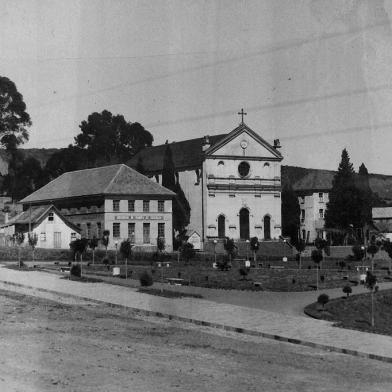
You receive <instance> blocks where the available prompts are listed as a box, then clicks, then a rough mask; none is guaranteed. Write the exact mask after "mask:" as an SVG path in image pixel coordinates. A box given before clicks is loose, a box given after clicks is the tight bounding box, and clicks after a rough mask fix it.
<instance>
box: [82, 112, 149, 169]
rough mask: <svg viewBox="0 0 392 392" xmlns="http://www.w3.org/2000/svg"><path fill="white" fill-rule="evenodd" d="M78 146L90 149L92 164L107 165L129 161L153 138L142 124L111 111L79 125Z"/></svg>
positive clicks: (95, 113) (99, 114) (88, 150)
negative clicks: (131, 121) (129, 120)
mask: <svg viewBox="0 0 392 392" xmlns="http://www.w3.org/2000/svg"><path fill="white" fill-rule="evenodd" d="M79 128H80V130H81V133H80V134H79V135H77V136H76V137H75V145H76V146H77V147H80V148H82V149H84V150H85V151H87V156H88V160H89V162H90V164H93V165H94V166H95V165H104V164H110V163H119V162H122V161H123V160H127V159H129V158H130V157H132V156H133V155H135V154H136V153H137V152H139V151H140V150H141V149H143V148H144V147H148V146H151V145H152V142H153V140H154V138H153V136H152V135H151V133H150V132H148V131H147V130H145V129H144V127H143V126H142V125H141V124H140V123H137V122H135V123H130V122H128V121H126V120H125V118H124V116H122V115H119V114H117V115H113V114H112V113H110V112H109V111H108V110H103V111H102V113H97V112H94V113H92V114H90V115H89V116H88V118H87V121H82V123H81V124H80V126H79Z"/></svg>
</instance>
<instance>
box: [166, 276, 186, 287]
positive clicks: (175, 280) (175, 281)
mask: <svg viewBox="0 0 392 392" xmlns="http://www.w3.org/2000/svg"><path fill="white" fill-rule="evenodd" d="M167 281H168V282H169V284H170V285H173V286H184V285H186V284H187V281H186V280H185V279H180V278H167Z"/></svg>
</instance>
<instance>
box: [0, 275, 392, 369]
mask: <svg viewBox="0 0 392 392" xmlns="http://www.w3.org/2000/svg"><path fill="white" fill-rule="evenodd" d="M0 282H1V283H4V284H6V285H9V286H15V287H23V288H28V289H32V290H37V291H41V292H44V293H50V294H55V295H60V296H63V297H69V298H75V299H80V300H84V301H89V302H93V303H96V304H103V305H107V306H110V307H116V308H121V309H128V310H131V311H133V312H135V313H136V314H140V315H143V316H154V317H160V318H166V319H169V320H176V321H181V322H185V323H190V324H195V325H200V326H204V327H211V328H216V329H222V330H225V331H229V332H236V333H242V334H245V335H249V336H258V337H262V338H266V339H272V340H277V341H279V342H285V343H291V344H297V345H301V346H305V347H311V348H317V349H320V350H324V351H329V352H336V353H339V354H346V355H351V356H354V357H360V358H367V359H373V360H376V361H382V362H387V363H392V357H386V356H384V355H378V354H370V353H366V352H362V351H358V350H351V349H345V348H341V347H335V346H330V345H327V344H320V343H314V342H311V341H307V340H301V339H295V338H288V337H285V336H281V335H274V334H270V333H267V332H260V331H254V330H250V329H246V328H240V327H233V326H231V325H225V324H220V323H214V322H210V321H203V320H197V319H191V318H188V317H182V316H176V315H172V314H168V313H162V312H156V311H153V310H146V309H140V308H134V307H132V306H125V305H120V304H116V303H112V302H106V301H102V300H98V299H92V298H88V297H82V296H78V295H74V294H68V293H62V292H59V291H55V290H49V289H43V288H40V287H38V288H37V287H33V286H28V285H24V284H20V283H14V282H8V281H5V280H0Z"/></svg>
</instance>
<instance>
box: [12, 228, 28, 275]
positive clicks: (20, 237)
mask: <svg viewBox="0 0 392 392" xmlns="http://www.w3.org/2000/svg"><path fill="white" fill-rule="evenodd" d="M12 237H13V242H14V243H16V244H17V246H18V266H19V268H21V267H22V265H23V263H22V261H21V259H20V250H21V249H20V248H21V246H22V244H23V242H24V240H25V235H24V233H21V232H18V233H15V234H14V235H13V236H12Z"/></svg>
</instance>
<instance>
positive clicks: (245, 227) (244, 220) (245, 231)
mask: <svg viewBox="0 0 392 392" xmlns="http://www.w3.org/2000/svg"><path fill="white" fill-rule="evenodd" d="M240 238H241V239H242V240H247V239H248V238H249V211H248V210H247V209H246V208H243V209H242V210H240Z"/></svg>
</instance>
